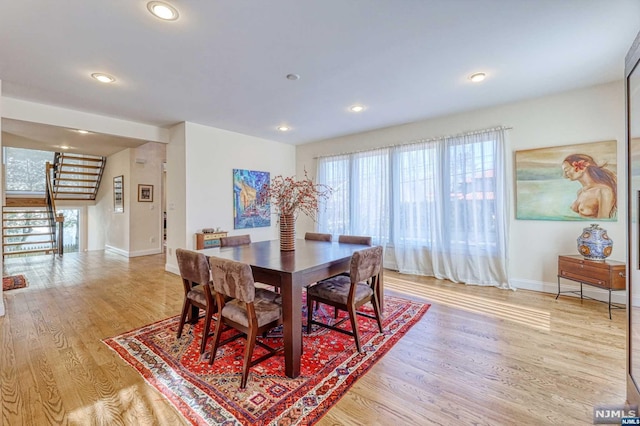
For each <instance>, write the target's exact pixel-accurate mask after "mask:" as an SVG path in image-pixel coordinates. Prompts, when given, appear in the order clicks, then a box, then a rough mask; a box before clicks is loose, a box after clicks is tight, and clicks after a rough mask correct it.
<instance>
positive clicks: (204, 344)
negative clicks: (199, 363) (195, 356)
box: [200, 306, 213, 354]
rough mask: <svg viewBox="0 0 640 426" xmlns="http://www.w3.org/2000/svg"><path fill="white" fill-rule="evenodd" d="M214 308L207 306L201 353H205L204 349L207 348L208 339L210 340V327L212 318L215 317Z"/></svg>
mask: <svg viewBox="0 0 640 426" xmlns="http://www.w3.org/2000/svg"><path fill="white" fill-rule="evenodd" d="M211 311H213V308H212V307H211V306H207V309H206V312H205V314H204V315H205V319H204V328H203V329H202V342H201V343H200V353H201V354H202V353H204V349H205V348H206V347H207V339H208V338H209V327H211V316H212V315H213V312H211Z"/></svg>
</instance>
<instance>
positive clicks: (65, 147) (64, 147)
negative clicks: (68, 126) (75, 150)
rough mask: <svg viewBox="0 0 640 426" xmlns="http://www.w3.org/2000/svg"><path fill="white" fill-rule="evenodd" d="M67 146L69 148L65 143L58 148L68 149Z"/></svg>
mask: <svg viewBox="0 0 640 426" xmlns="http://www.w3.org/2000/svg"><path fill="white" fill-rule="evenodd" d="M69 148H71V147H70V146H67V145H60V149H69Z"/></svg>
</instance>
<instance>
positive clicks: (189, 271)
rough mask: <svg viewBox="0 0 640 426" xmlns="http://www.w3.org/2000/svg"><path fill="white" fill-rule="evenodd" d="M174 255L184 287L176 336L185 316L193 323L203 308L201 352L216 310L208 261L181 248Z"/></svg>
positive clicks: (179, 331) (201, 254)
mask: <svg viewBox="0 0 640 426" xmlns="http://www.w3.org/2000/svg"><path fill="white" fill-rule="evenodd" d="M176 257H177V258H178V268H179V269H180V276H181V277H182V285H183V287H184V302H183V304H182V313H181V314H180V324H179V325H178V333H177V336H176V338H178V339H179V338H180V337H181V336H182V329H183V327H184V323H185V322H186V321H187V317H188V321H189V322H190V323H192V324H195V323H197V322H198V320H199V318H200V309H204V311H205V314H204V329H203V330H202V338H201V339H202V340H201V342H200V353H203V352H204V349H205V347H206V344H207V339H208V338H209V328H210V326H211V318H212V317H213V314H215V312H216V301H215V299H214V296H213V293H212V292H211V287H210V284H211V282H210V274H209V261H208V260H207V256H205V255H204V254H203V253H198V252H195V251H191V250H185V249H181V248H178V249H176Z"/></svg>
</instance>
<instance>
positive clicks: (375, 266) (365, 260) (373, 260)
mask: <svg viewBox="0 0 640 426" xmlns="http://www.w3.org/2000/svg"><path fill="white" fill-rule="evenodd" d="M380 269H382V246H375V247H371V248H366V249H362V250H358V251H356V252H354V253H353V255H352V256H351V267H350V270H349V275H351V282H352V283H354V282H356V283H357V282H360V281H365V280H368V279H369V278H371V277H374V276H376V275H378V274H379V273H380Z"/></svg>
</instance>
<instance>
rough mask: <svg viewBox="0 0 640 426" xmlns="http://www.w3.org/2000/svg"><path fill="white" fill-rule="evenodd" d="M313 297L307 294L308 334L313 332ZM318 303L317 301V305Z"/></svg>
mask: <svg viewBox="0 0 640 426" xmlns="http://www.w3.org/2000/svg"><path fill="white" fill-rule="evenodd" d="M313 305H314V303H313V299H310V298H309V296H308V295H307V334H311V320H312V319H313ZM317 305H318V303H317V302H316V306H317Z"/></svg>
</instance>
